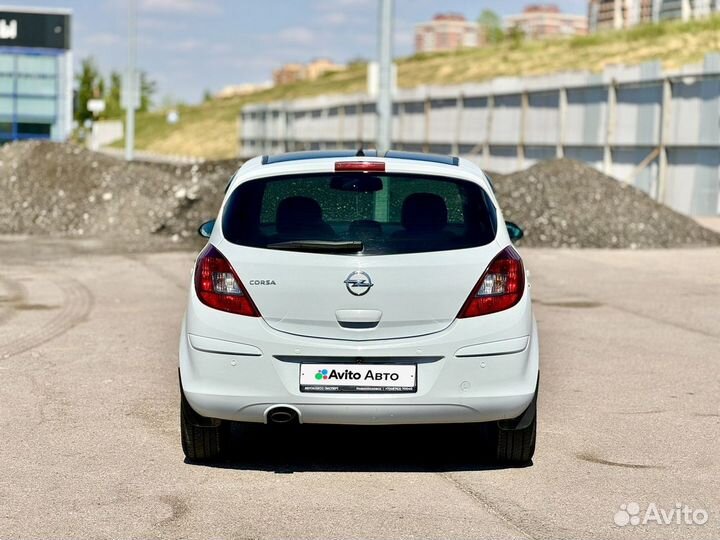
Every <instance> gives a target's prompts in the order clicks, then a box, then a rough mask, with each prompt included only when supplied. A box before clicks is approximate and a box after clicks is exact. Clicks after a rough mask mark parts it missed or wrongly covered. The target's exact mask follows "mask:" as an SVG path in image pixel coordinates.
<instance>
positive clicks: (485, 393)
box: [180, 155, 539, 459]
mask: <svg viewBox="0 0 720 540" xmlns="http://www.w3.org/2000/svg"><path fill="white" fill-rule="evenodd" d="M264 161H265V163H263V162H262V161H255V162H253V163H251V164H250V165H249V166H246V167H244V168H243V169H241V170H240V172H239V173H238V175H236V178H235V179H234V180H233V182H232V183H231V185H230V186H229V189H228V192H227V194H226V197H225V200H224V202H223V205H222V209H221V211H220V215H219V218H218V221H217V224H216V226H215V228H214V230H213V232H212V236H211V237H210V241H209V243H208V246H207V247H206V249H205V250H204V251H203V252H202V253H201V254H200V256H199V257H198V261H197V264H196V268H195V272H194V280H193V287H192V289H191V292H190V298H189V303H188V309H187V314H186V317H185V321H184V323H183V332H182V337H181V342H180V375H181V381H182V390H183V395H184V397H183V400H184V401H183V407H184V408H185V409H186V412H187V416H188V417H191V418H192V420H193V422H191V426H192V429H200V430H202V429H206V430H217V429H219V427H220V426H221V424H222V423H223V422H225V423H226V422H227V421H239V422H273V421H290V420H297V421H298V422H301V423H330V424H413V423H475V422H494V423H497V424H498V426H499V432H498V437H501V436H502V435H503V431H508V432H513V430H517V429H522V428H528V426H529V423H530V422H532V441H531V442H532V446H533V447H534V429H535V428H534V425H535V424H534V423H535V412H534V411H535V405H534V404H535V396H536V390H537V379H538V356H539V355H538V342H537V332H536V328H535V323H534V319H533V315H532V307H531V301H530V292H529V284H528V282H527V280H526V275H525V269H524V267H523V263H522V260H521V258H520V256H519V255H518V253H517V252H516V251H515V249H514V248H513V247H512V245H511V242H510V239H509V237H508V234H507V231H506V230H505V225H504V221H503V219H502V214H501V212H500V210H499V208H498V205H497V201H496V200H495V197H494V195H493V193H492V189H491V187H490V185H489V183H488V182H487V180H486V179H485V177H484V175H483V174H482V172H481V171H480V170H479V169H477V168H475V167H474V166H472V165H470V164H464V163H461V162H459V161H457V160H437V161H439V162H433V161H428V160H427V159H418V158H409V157H408V156H405V155H401V156H398V157H385V158H378V157H367V156H360V157H350V156H343V157H330V158H314V159H290V158H286V159H283V157H282V156H281V157H279V158H275V159H273V158H270V159H265V160H264ZM526 431H527V429H526ZM213 433H215V432H213ZM213 437H215V435H213ZM218 437H219V436H218ZM523 437H524V435H523ZM215 440H217V441H220V438H217V439H215V438H213V441H215ZM185 443H187V444H185ZM523 444H524V446H525V447H528V445H529V444H530V441H529V440H528V441H526V443H523ZM188 445H190V443H189V441H186V440H185V435H184V446H188ZM515 446H517V444H516V445H515ZM527 450H528V449H527V448H526V451H525V452H524V454H522V456H520V457H522V458H527ZM186 452H187V448H186ZM191 453H192V451H191ZM511 453H512V452H511ZM210 454H212V452H210ZM531 454H532V452H530V455H531ZM200 457H202V456H200ZM528 459H529V458H528Z"/></svg>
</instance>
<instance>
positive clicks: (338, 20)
mask: <svg viewBox="0 0 720 540" xmlns="http://www.w3.org/2000/svg"><path fill="white" fill-rule="evenodd" d="M318 20H319V21H320V22H321V23H322V24H323V26H342V25H344V24H345V23H347V22H348V20H349V19H348V16H347V15H346V14H345V13H343V12H342V11H335V12H330V13H325V14H323V15H320V18H319V19H318Z"/></svg>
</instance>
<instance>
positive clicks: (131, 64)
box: [125, 0, 138, 161]
mask: <svg viewBox="0 0 720 540" xmlns="http://www.w3.org/2000/svg"><path fill="white" fill-rule="evenodd" d="M136 19H137V12H136V0H128V65H127V73H126V74H125V78H126V81H125V92H127V96H126V101H125V105H126V107H125V159H126V160H127V161H132V159H133V152H134V148H135V101H136V99H137V96H136V95H135V92H136V91H137V87H138V85H137V80H136V79H137V75H136V72H135V54H136V49H137V21H136Z"/></svg>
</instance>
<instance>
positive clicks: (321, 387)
mask: <svg viewBox="0 0 720 540" xmlns="http://www.w3.org/2000/svg"><path fill="white" fill-rule="evenodd" d="M300 391H301V392H362V393H367V394H386V393H406V392H416V391H417V366H416V365H414V364H413V365H392V364H382V365H380V364H377V365H370V364H300Z"/></svg>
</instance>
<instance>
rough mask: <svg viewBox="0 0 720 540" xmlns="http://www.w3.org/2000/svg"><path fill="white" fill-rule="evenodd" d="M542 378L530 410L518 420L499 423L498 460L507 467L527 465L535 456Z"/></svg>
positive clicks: (536, 387)
mask: <svg viewBox="0 0 720 540" xmlns="http://www.w3.org/2000/svg"><path fill="white" fill-rule="evenodd" d="M539 389H540V377H539V376H538V382H537V384H536V386H535V397H533V400H532V401H531V402H530V405H528V408H527V409H525V411H524V412H523V413H522V414H521V415H520V416H519V417H517V418H515V419H513V420H508V421H501V422H498V423H497V439H496V447H495V457H496V459H497V460H498V461H499V462H501V463H504V464H506V465H516V466H519V465H527V464H528V463H530V461H531V460H532V457H533V455H534V454H535V436H536V432H537V397H538V390H539Z"/></svg>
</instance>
